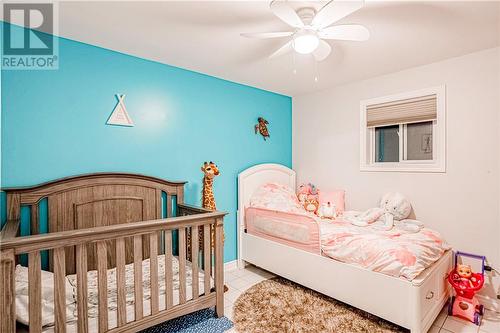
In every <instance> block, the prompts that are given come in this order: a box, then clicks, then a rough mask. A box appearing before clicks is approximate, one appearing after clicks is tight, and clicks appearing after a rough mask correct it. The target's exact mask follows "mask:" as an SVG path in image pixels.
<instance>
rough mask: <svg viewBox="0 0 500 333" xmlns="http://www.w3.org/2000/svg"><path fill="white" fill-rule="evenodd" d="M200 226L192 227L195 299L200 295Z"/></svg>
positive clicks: (193, 289) (192, 269)
mask: <svg viewBox="0 0 500 333" xmlns="http://www.w3.org/2000/svg"><path fill="white" fill-rule="evenodd" d="M198 234H199V232H198V227H192V228H191V273H192V274H191V277H192V281H191V285H192V291H193V300H194V299H197V298H198V296H199V295H200V291H199V288H200V287H199V281H198V279H199V276H198V247H199V245H198Z"/></svg>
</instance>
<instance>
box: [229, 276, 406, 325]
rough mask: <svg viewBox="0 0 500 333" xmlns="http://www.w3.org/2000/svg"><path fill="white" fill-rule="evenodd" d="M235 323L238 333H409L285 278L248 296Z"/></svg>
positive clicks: (241, 299) (244, 296) (237, 305)
mask: <svg viewBox="0 0 500 333" xmlns="http://www.w3.org/2000/svg"><path fill="white" fill-rule="evenodd" d="M366 297H370V296H369V295H366ZM383 303H384V300H380V306H384V304H383ZM233 321H234V324H235V329H236V331H237V332H238V333H260V332H262V333H264V332H265V333H270V332H279V333H285V332H286V333H309V332H310V333H320V332H328V333H332V332H338V333H358V332H366V333H368V332H369V333H386V332H387V333H388V332H408V331H407V330H405V329H403V328H400V327H398V326H395V325H393V324H391V323H389V322H387V321H385V320H382V319H380V318H378V317H375V316H373V315H370V314H368V313H366V312H364V311H361V310H358V309H356V308H353V307H351V306H349V305H346V304H344V303H341V302H339V301H335V300H333V299H331V298H329V297H326V296H324V295H321V294H319V293H317V292H315V291H312V290H310V289H307V288H304V287H302V286H299V285H297V284H295V283H293V282H290V281H288V280H285V279H283V278H274V279H272V280H266V281H263V282H260V283H258V284H256V285H255V286H253V287H251V288H250V289H248V290H247V291H246V292H244V293H243V294H242V295H241V296H240V297H239V298H238V299H237V300H236V302H235V304H234V312H233Z"/></svg>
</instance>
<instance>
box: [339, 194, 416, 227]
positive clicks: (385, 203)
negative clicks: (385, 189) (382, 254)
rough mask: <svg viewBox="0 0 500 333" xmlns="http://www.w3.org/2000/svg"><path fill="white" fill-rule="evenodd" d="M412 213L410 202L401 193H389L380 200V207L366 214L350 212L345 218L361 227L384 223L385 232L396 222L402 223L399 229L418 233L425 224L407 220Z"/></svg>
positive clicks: (371, 209)
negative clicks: (379, 222) (378, 222)
mask: <svg viewBox="0 0 500 333" xmlns="http://www.w3.org/2000/svg"><path fill="white" fill-rule="evenodd" d="M410 213H411V203H410V201H409V200H408V199H407V198H406V197H405V196H404V195H402V194H401V193H397V192H394V193H387V194H385V195H384V196H383V197H382V200H380V206H379V207H377V208H370V209H368V210H367V211H365V212H349V213H347V214H346V215H345V216H344V218H345V220H347V221H349V222H351V223H352V224H354V225H357V226H359V227H366V226H368V225H369V224H371V223H373V222H376V221H382V222H383V223H384V224H383V229H384V230H391V229H392V228H393V226H394V221H400V222H399V223H398V227H400V228H401V229H403V230H405V231H409V232H418V231H420V229H422V228H423V224H422V223H421V222H420V221H417V220H409V219H406V218H407V217H408V216H409V215H410Z"/></svg>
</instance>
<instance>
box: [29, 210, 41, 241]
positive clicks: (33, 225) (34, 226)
mask: <svg viewBox="0 0 500 333" xmlns="http://www.w3.org/2000/svg"><path fill="white" fill-rule="evenodd" d="M30 229H31V230H30V235H38V234H39V233H40V231H39V228H38V203H35V204H33V205H31V218H30Z"/></svg>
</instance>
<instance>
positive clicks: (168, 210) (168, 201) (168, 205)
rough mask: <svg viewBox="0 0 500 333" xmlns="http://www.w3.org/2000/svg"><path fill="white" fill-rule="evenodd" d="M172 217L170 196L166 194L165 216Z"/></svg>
mask: <svg viewBox="0 0 500 333" xmlns="http://www.w3.org/2000/svg"><path fill="white" fill-rule="evenodd" d="M166 217H172V196H171V195H170V194H167V216H166Z"/></svg>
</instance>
